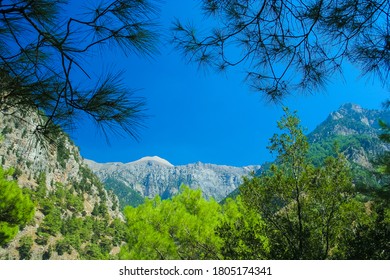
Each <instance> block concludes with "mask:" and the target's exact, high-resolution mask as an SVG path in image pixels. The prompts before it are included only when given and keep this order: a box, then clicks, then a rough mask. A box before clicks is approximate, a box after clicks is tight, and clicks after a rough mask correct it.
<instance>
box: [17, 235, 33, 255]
mask: <svg viewBox="0 0 390 280" xmlns="http://www.w3.org/2000/svg"><path fill="white" fill-rule="evenodd" d="M32 245H33V239H32V237H31V236H23V237H22V238H20V241H19V248H18V251H19V258H20V259H21V260H29V259H30V258H31V247H32Z"/></svg>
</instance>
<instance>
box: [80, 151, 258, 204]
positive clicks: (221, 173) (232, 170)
mask: <svg viewBox="0 0 390 280" xmlns="http://www.w3.org/2000/svg"><path fill="white" fill-rule="evenodd" d="M85 162H86V163H87V164H88V165H89V167H90V168H91V169H92V170H93V171H94V172H95V174H96V175H97V176H98V177H99V178H100V179H101V180H102V181H103V182H105V183H106V184H107V185H109V186H110V188H111V189H113V190H115V188H116V194H117V195H118V196H119V198H120V200H121V201H122V203H128V204H132V205H134V204H137V203H134V201H132V199H135V200H137V199H138V198H139V197H154V196H156V195H160V196H161V197H162V198H168V197H171V196H172V195H174V194H175V193H177V191H178V189H179V188H180V186H181V185H182V184H186V185H188V186H190V187H191V188H201V189H202V192H203V194H204V196H205V197H206V198H210V197H213V198H214V199H216V200H217V201H219V200H221V199H223V198H224V197H225V196H226V195H227V194H229V193H230V192H231V191H233V190H234V189H236V188H237V187H238V186H239V185H240V184H241V183H242V176H245V175H248V174H249V172H251V171H253V170H254V171H256V170H257V169H259V168H260V166H247V167H242V168H241V167H232V166H224V165H215V164H204V163H200V162H198V163H194V164H188V165H181V166H173V165H172V164H170V163H169V162H168V161H166V160H164V159H161V158H159V157H145V158H142V159H140V160H137V161H134V162H130V163H126V164H123V163H104V164H103V163H96V162H94V161H91V160H85ZM125 187H127V188H128V190H131V193H126V189H125ZM134 191H135V192H136V193H134ZM118 192H122V194H120V193H118ZM129 192H130V191H129ZM137 194H138V196H137ZM123 196H129V197H130V199H128V200H123Z"/></svg>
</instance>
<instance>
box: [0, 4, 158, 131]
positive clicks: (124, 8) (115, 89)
mask: <svg viewBox="0 0 390 280" xmlns="http://www.w3.org/2000/svg"><path fill="white" fill-rule="evenodd" d="M67 4H68V1H63V0H57V1H52V0H39V1H31V0H22V1H15V0H9V1H0V15H1V17H0V112H2V113H5V114H12V113H13V112H15V111H24V112H26V111H35V112H38V113H39V114H41V115H43V116H45V118H43V119H42V123H40V124H38V125H37V131H40V132H48V131H50V128H54V127H55V125H61V126H62V128H69V127H73V126H74V125H75V124H77V121H78V120H79V118H80V113H85V114H87V115H88V116H90V117H91V118H92V119H93V120H94V121H96V122H97V124H98V125H99V126H101V127H102V128H103V129H106V128H111V129H113V130H115V131H117V129H121V130H122V131H125V132H127V133H128V134H130V135H131V136H133V137H137V129H138V128H139V127H140V125H142V120H143V118H142V117H143V110H144V103H145V102H144V100H143V99H142V98H139V97H136V96H135V95H134V91H133V90H132V89H129V88H127V87H126V86H124V84H123V83H122V80H121V72H120V71H116V72H111V73H101V76H100V77H98V78H94V76H93V75H92V74H91V73H89V72H88V70H87V67H86V66H87V59H86V58H91V57H93V55H95V54H96V52H97V51H99V50H100V51H101V52H100V53H101V54H103V51H104V52H106V51H109V50H110V49H112V48H119V49H120V50H122V51H123V52H124V53H126V54H131V53H136V54H142V55H152V54H153V53H155V52H156V40H157V38H158V36H157V35H158V34H157V32H156V24H155V22H154V16H155V15H156V13H157V7H156V1H154V0H143V1H139V0H131V1H122V0H112V1H101V2H93V3H92V2H91V3H90V4H88V5H84V6H83V9H84V10H79V11H78V14H79V16H77V15H72V14H70V10H71V9H69V8H68V7H66V5H67ZM79 4H80V3H79ZM72 5H75V3H72ZM91 85H92V86H91ZM25 120H26V119H25Z"/></svg>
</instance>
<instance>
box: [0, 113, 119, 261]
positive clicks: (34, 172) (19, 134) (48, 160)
mask: <svg viewBox="0 0 390 280" xmlns="http://www.w3.org/2000/svg"><path fill="white" fill-rule="evenodd" d="M41 122H42V120H41V118H40V117H39V116H38V115H36V114H34V113H27V112H23V113H22V112H14V113H12V114H6V113H3V112H0V164H1V166H2V167H3V168H4V169H8V168H11V167H12V168H14V169H15V173H14V178H15V179H16V180H17V181H18V185H19V186H20V187H21V188H28V189H29V190H30V192H31V194H32V195H33V196H34V195H36V193H37V192H38V188H39V180H40V179H39V178H45V179H46V180H45V181H46V182H45V188H47V190H46V191H45V193H46V197H43V198H42V199H43V201H44V200H45V199H48V197H49V194H54V193H58V194H60V193H61V192H62V193H64V194H65V193H66V195H67V197H65V198H63V200H62V201H63V203H57V202H56V204H55V207H56V208H57V209H58V210H59V213H60V215H61V217H60V218H61V220H62V221H66V220H69V219H70V218H77V219H80V220H85V219H86V218H87V217H89V218H91V216H94V218H95V219H100V218H101V217H100V216H99V217H98V215H99V214H93V213H92V212H93V210H94V209H95V208H97V207H98V206H101V205H103V204H104V205H105V207H106V209H107V215H106V217H107V221H112V220H113V219H115V218H122V214H121V213H120V211H119V208H118V198H117V197H116V196H115V195H113V194H112V193H109V192H107V191H106V190H105V189H104V186H103V184H102V183H101V182H99V180H98V178H97V177H96V176H95V175H94V174H93V173H92V171H91V170H90V169H89V168H88V166H87V165H86V164H85V163H84V161H83V159H82V157H81V156H80V153H79V148H78V147H76V146H75V145H74V144H73V143H72V141H71V140H70V139H69V137H68V136H67V135H66V134H65V133H63V132H59V133H57V134H56V135H55V139H50V138H49V139H47V138H44V137H43V136H42V134H39V133H35V129H36V127H37V124H39V123H41ZM42 174H44V175H42ZM41 184H42V183H41ZM68 198H69V200H67V199H68ZM74 198H77V199H78V201H80V202H81V208H80V207H78V208H77V210H75V209H76V208H75V206H74V205H71V203H69V205H68V204H67V201H70V199H73V201H75V199H74ZM36 204H37V206H36V209H35V216H34V218H33V220H32V221H31V222H30V223H29V224H28V225H27V226H25V227H24V228H23V229H21V230H20V231H19V233H18V235H17V236H16V237H15V238H14V240H13V241H11V243H9V244H8V245H7V246H6V247H4V248H0V260H1V259H18V258H19V253H18V248H19V246H20V242H19V241H20V240H21V239H22V238H23V237H29V238H32V240H34V243H33V245H32V247H31V258H32V259H42V258H43V256H44V255H45V254H46V255H47V254H49V255H50V257H48V258H51V259H77V258H80V254H79V252H77V251H76V250H75V248H70V249H69V250H68V251H69V252H70V253H64V254H62V255H59V254H57V253H56V252H55V250H54V249H55V248H56V244H57V242H58V241H61V240H62V239H63V236H62V234H61V233H60V232H57V233H53V234H51V235H50V236H49V237H48V238H47V240H46V241H45V243H44V244H38V243H37V241H36V240H38V239H39V229H40V228H41V226H42V223H43V221H44V220H45V216H46V214H45V213H44V212H45V211H43V208H44V206H43V204H44V202H41V204H42V205H40V204H39V203H38V202H36ZM85 245H86V244H81V248H82V247H83V246H85Z"/></svg>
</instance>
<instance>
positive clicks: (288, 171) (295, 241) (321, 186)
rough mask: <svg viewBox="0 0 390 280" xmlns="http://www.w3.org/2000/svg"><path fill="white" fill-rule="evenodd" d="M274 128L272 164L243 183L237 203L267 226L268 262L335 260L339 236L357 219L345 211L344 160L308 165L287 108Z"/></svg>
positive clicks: (348, 190) (348, 188)
mask: <svg viewBox="0 0 390 280" xmlns="http://www.w3.org/2000/svg"><path fill="white" fill-rule="evenodd" d="M278 127H279V128H280V129H281V130H282V131H283V133H281V134H275V135H274V136H273V137H272V138H271V145H270V147H269V149H270V151H272V152H276V153H277V155H278V157H277V161H276V163H275V164H273V165H271V167H270V168H269V170H267V171H265V172H264V174H262V175H261V176H259V177H253V178H246V179H245V181H244V184H243V185H242V186H241V187H240V191H241V194H242V197H243V200H244V202H245V204H246V205H247V207H248V208H249V209H255V210H256V211H257V212H258V213H259V214H260V215H261V216H262V218H263V219H264V221H265V222H266V224H267V231H266V232H267V236H268V237H269V240H270V247H271V248H270V256H271V258H272V259H329V258H335V257H336V255H337V254H338V253H337V252H338V246H339V243H340V242H339V241H340V240H341V239H342V238H343V234H345V233H346V232H348V233H349V234H351V233H352V230H353V228H352V226H351V222H352V221H358V218H359V217H355V216H354V215H352V214H353V213H354V212H351V211H350V208H351V207H350V204H351V203H352V192H353V186H352V182H351V177H350V174H349V168H348V165H347V161H346V159H345V158H344V157H343V156H342V155H341V154H338V155H337V157H329V158H328V159H326V160H325V163H324V165H323V166H321V167H314V165H312V164H311V163H310V162H308V160H307V152H308V148H309V146H308V143H307V139H306V136H305V135H304V134H303V129H302V128H301V126H300V120H299V118H298V117H297V116H296V114H291V113H290V112H289V110H288V109H287V108H285V116H284V117H283V118H282V120H281V121H279V122H278ZM356 205H361V204H359V203H357V204H356ZM355 211H356V212H359V211H358V207H357V206H356V209H355ZM361 211H363V210H362V207H360V212H361ZM350 214H351V215H350Z"/></svg>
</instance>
